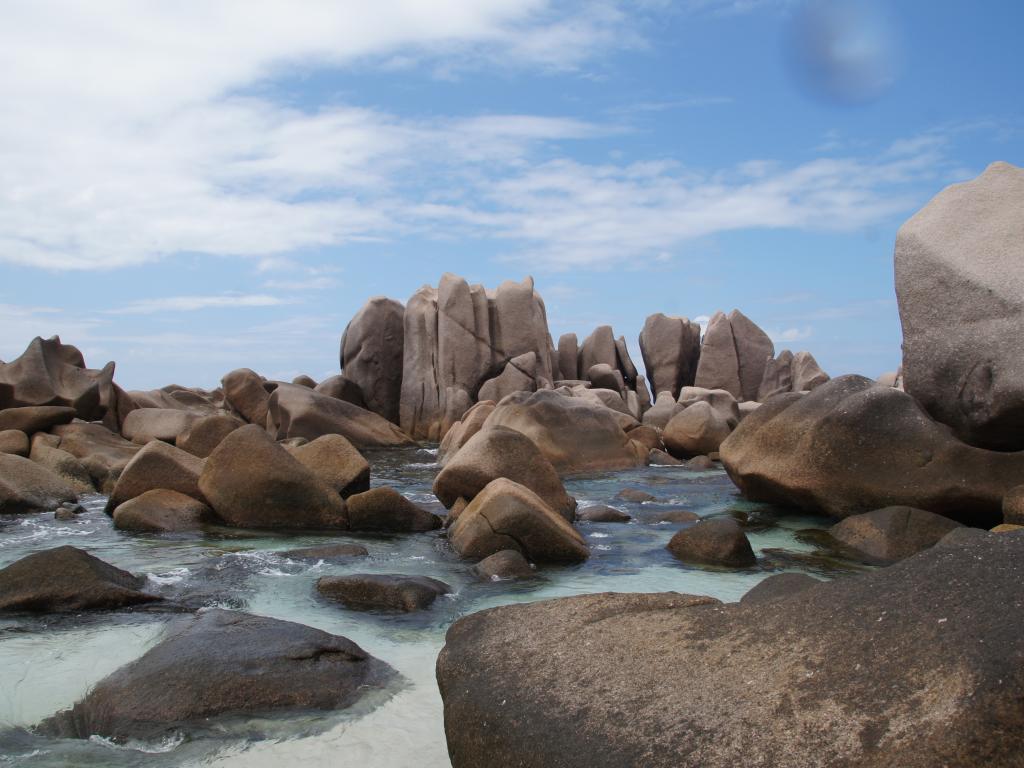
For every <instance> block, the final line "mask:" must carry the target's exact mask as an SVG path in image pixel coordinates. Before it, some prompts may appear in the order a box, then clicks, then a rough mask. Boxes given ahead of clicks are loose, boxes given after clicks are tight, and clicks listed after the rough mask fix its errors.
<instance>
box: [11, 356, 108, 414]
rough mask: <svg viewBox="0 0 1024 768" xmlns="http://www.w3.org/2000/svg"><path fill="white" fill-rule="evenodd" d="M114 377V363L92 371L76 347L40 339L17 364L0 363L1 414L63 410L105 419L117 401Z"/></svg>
mask: <svg viewBox="0 0 1024 768" xmlns="http://www.w3.org/2000/svg"><path fill="white" fill-rule="evenodd" d="M113 377H114V364H113V363H108V364H107V365H106V367H105V368H103V370H90V369H88V368H86V367H85V360H84V359H83V358H82V353H81V352H80V351H79V350H78V349H77V348H76V347H73V346H71V345H70V344H62V343H61V340H60V338H59V337H58V336H54V337H52V338H49V339H45V340H44V339H42V338H40V337H38V336H37V337H36V338H34V339H33V340H32V341H31V342H29V345H28V348H27V349H26V350H25V351H24V352H23V353H22V355H21V356H20V357H18V358H17V359H16V360H12V361H11V362H9V363H0V410H2V409H8V408H16V407H22V406H64V407H68V408H72V409H74V411H75V414H76V415H77V416H78V418H80V419H84V420H86V421H95V420H98V419H102V418H103V417H104V415H105V414H106V412H107V410H108V406H107V404H108V403H111V402H112V400H113V397H114V396H113V394H112V392H111V390H112V387H113ZM5 385H6V386H5ZM5 393H6V394H5Z"/></svg>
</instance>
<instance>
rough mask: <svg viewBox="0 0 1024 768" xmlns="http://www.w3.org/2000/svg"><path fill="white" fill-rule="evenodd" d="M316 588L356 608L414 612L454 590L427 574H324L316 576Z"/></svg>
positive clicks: (326, 595) (322, 593) (360, 609)
mask: <svg viewBox="0 0 1024 768" xmlns="http://www.w3.org/2000/svg"><path fill="white" fill-rule="evenodd" d="M316 591H317V592H319V593H320V594H321V595H323V596H324V597H326V598H328V599H329V600H336V601H337V602H339V603H342V604H343V605H344V606H345V607H346V608H351V609H353V610H357V611H373V610H383V611H402V612H404V613H412V612H413V611H422V610H425V609H427V608H429V607H430V606H431V605H433V603H434V601H435V600H436V599H437V598H439V597H440V596H441V595H446V594H448V593H449V592H451V591H452V590H451V587H449V586H448V585H447V584H445V583H444V582H443V581H438V580H437V579H432V578H430V577H428V576H407V575H405V574H400V573H398V574H385V573H356V574H353V575H351V576H323V577H321V578H319V579H317V582H316Z"/></svg>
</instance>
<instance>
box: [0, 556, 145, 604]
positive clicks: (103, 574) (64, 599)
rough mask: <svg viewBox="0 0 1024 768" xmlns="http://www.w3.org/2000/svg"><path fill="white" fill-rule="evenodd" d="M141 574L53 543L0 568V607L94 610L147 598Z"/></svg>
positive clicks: (133, 602)
mask: <svg viewBox="0 0 1024 768" xmlns="http://www.w3.org/2000/svg"><path fill="white" fill-rule="evenodd" d="M145 581H146V580H145V579H144V578H140V577H138V576H133V575H132V574H130V573H128V572H127V571H122V570H121V569H120V568H115V567H114V566H112V565H110V564H109V563H105V562H104V561H102V560H100V559H99V558H98V557H94V556H93V555H90V554H89V553H88V552H85V551H84V550H81V549H77V548H75V547H67V546H65V547H55V548H54V549H47V550H44V551H42V552H36V553H34V554H31V555H28V556H27V557H23V558H22V559H21V560H18V561H16V562H14V563H11V564H10V565H8V566H7V567H6V568H4V569H3V570H0V611H10V612H18V613H53V612H58V611H99V610H111V609H115V608H126V607H128V606H132V605H140V604H142V603H152V602H155V601H158V600H160V599H161V598H160V597H158V596H156V595H150V594H147V593H145V592H143V591H141V588H142V586H143V585H144V584H145Z"/></svg>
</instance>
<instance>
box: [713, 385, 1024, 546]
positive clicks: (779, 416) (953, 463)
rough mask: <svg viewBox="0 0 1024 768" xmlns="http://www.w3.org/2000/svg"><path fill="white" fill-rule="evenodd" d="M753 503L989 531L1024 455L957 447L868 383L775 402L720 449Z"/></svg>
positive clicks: (899, 395)
mask: <svg viewBox="0 0 1024 768" xmlns="http://www.w3.org/2000/svg"><path fill="white" fill-rule="evenodd" d="M721 458H722V463H723V464H724V466H725V469H726V471H727V472H728V473H729V477H731V478H732V480H733V482H735V483H736V485H737V487H739V489H740V491H741V492H742V493H743V495H744V496H746V497H747V498H749V499H752V500H755V501H768V502H774V503H779V504H787V505H792V506H795V507H800V508H802V509H806V510H809V511H814V512H824V513H826V514H830V515H834V516H836V517H847V516H849V515H853V514H857V513H860V512H869V511H871V510H873V509H880V508H882V507H888V506H897V505H904V506H912V507H917V508H919V509H926V510H928V511H931V512H935V513H937V514H941V515H945V516H947V517H952V518H953V519H956V520H958V521H960V522H964V523H972V524H976V525H983V526H985V527H989V524H991V525H995V524H996V523H998V522H1000V521H1001V514H1002V513H1001V505H1002V500H1003V495H1004V494H1005V493H1006V491H1008V490H1009V489H1010V488H1012V487H1013V486H1014V485H1019V484H1021V483H1024V454H1011V453H998V452H995V451H986V450H984V449H981V448H974V447H972V446H969V445H967V444H966V443H962V442H960V441H959V440H958V439H956V438H955V437H954V436H953V435H952V434H950V432H949V430H948V429H947V428H946V427H944V426H943V425H941V424H939V423H938V422H936V421H933V420H932V419H931V417H930V416H929V415H928V414H927V413H925V411H924V410H923V409H922V408H921V406H920V405H919V404H918V403H917V401H916V400H914V398H912V397H911V396H910V395H907V394H905V393H903V392H900V391H899V390H897V389H893V388H891V387H885V386H882V385H880V384H877V383H875V382H874V381H871V380H870V379H866V378H864V377H863V376H841V377H839V378H836V379H832V380H831V381H830V382H828V383H827V384H824V385H822V386H820V387H818V388H817V389H815V390H814V391H812V392H810V393H809V394H806V395H797V394H792V393H791V394H782V395H776V396H775V397H773V398H771V399H770V400H769V401H768V402H766V403H764V404H763V405H762V406H761V407H760V408H758V409H757V410H756V411H754V412H753V413H751V414H749V415H748V416H746V418H744V419H743V421H741V422H740V425H739V426H738V427H737V428H736V430H735V431H734V432H733V433H732V434H731V435H730V436H729V437H728V438H727V439H726V441H725V442H724V443H722V447H721Z"/></svg>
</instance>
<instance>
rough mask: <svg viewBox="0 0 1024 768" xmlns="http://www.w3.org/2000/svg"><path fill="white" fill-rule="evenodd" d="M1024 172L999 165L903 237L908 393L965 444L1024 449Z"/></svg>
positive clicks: (900, 285)
mask: <svg viewBox="0 0 1024 768" xmlns="http://www.w3.org/2000/svg"><path fill="white" fill-rule="evenodd" d="M1022 209H1024V169H1022V168H1018V167H1016V166H1013V165H1010V164H1009V163H1002V162H999V163H993V164H992V165H990V166H989V167H988V168H987V169H986V170H985V172H984V173H982V174H981V175H980V176H978V177H977V178H976V179H974V180H972V181H968V182H964V183H961V184H953V185H952V186H949V187H947V188H946V189H944V190H943V191H942V192H940V193H939V194H938V195H936V196H935V197H934V198H933V199H932V200H931V201H930V202H929V203H928V204H927V205H926V206H925V207H924V208H922V209H921V210H920V211H918V212H917V213H916V214H915V215H914V216H913V217H911V218H910V219H909V220H908V221H907V222H906V223H905V224H904V225H903V226H902V227H900V230H899V232H898V233H897V236H896V251H895V268H896V298H897V301H898V304H899V311H900V320H901V322H902V326H903V379H904V386H905V388H906V391H907V392H908V393H909V394H910V395H912V396H913V397H915V398H916V399H917V400H918V401H919V402H920V403H921V404H922V405H923V406H924V408H925V410H927V411H928V412H929V413H930V414H931V415H932V416H933V417H934V418H935V419H937V420H938V421H940V422H942V423H944V424H948V425H950V426H951V427H952V428H953V430H954V431H955V432H956V434H957V435H958V436H959V437H960V438H961V439H962V440H964V441H965V442H968V443H970V444H972V445H977V446H981V447H985V448H992V449H997V450H1020V449H1022V448H1024V355H1022V354H1021V343H1020V339H1021V338H1022V336H1024V216H1022V215H1021V210H1022Z"/></svg>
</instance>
